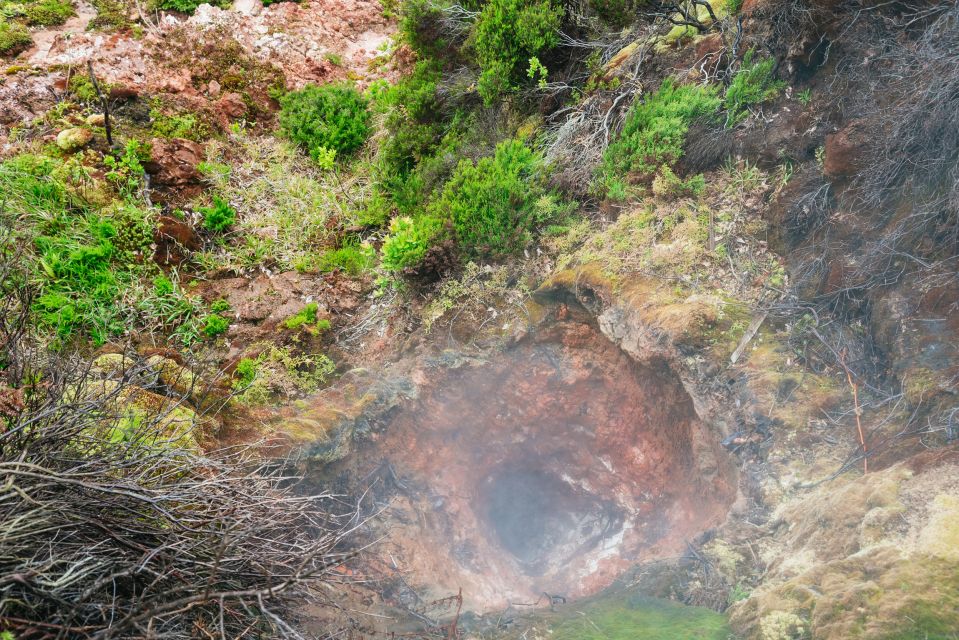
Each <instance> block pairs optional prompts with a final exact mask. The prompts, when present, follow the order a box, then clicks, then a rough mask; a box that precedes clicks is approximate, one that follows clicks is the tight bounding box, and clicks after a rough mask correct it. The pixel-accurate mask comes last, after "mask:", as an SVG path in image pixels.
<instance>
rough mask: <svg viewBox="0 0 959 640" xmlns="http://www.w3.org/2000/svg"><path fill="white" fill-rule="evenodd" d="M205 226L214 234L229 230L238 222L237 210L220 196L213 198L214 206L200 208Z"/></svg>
mask: <svg viewBox="0 0 959 640" xmlns="http://www.w3.org/2000/svg"><path fill="white" fill-rule="evenodd" d="M200 214H201V215H202V216H203V226H204V227H205V228H206V229H209V230H210V231H213V232H214V233H221V232H223V231H226V230H227V229H229V228H230V227H231V226H232V225H233V223H234V222H236V209H234V208H233V207H231V206H230V203H229V202H227V201H226V200H224V199H223V198H221V197H220V196H213V206H211V207H200Z"/></svg>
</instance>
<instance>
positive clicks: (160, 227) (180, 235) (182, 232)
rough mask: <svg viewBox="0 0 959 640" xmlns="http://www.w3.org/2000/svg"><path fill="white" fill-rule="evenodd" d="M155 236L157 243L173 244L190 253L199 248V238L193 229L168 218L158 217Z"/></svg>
mask: <svg viewBox="0 0 959 640" xmlns="http://www.w3.org/2000/svg"><path fill="white" fill-rule="evenodd" d="M156 236H157V241H158V242H163V241H165V242H175V243H176V244H178V245H180V246H182V247H185V248H187V249H190V250H191V251H196V250H197V249H199V248H200V238H199V237H198V236H197V234H196V231H194V230H193V227H192V226H190V225H189V224H187V223H186V222H184V221H182V220H177V219H176V218H173V217H170V216H160V219H159V220H158V221H157V232H156Z"/></svg>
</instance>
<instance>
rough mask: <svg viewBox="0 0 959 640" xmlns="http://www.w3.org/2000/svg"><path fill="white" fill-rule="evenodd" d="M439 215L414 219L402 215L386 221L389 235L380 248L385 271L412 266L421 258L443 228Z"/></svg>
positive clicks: (439, 236)
mask: <svg viewBox="0 0 959 640" xmlns="http://www.w3.org/2000/svg"><path fill="white" fill-rule="evenodd" d="M445 227H446V225H445V223H444V222H443V220H442V219H441V218H436V217H433V216H429V215H420V216H418V217H417V218H415V219H414V218H410V217H407V216H402V217H398V218H394V219H393V221H392V222H391V223H390V235H388V236H387V237H386V240H385V241H384V242H383V247H382V249H381V250H380V251H381V255H382V261H383V267H384V268H385V269H386V270H387V271H394V272H395V271H404V270H406V269H414V268H416V267H417V266H419V264H420V263H421V262H422V261H423V258H424V257H425V256H426V253H427V252H428V251H429V249H430V247H432V246H433V245H434V244H435V243H436V242H437V241H438V240H439V239H440V238H441V237H443V236H444V235H445V234H444V231H445Z"/></svg>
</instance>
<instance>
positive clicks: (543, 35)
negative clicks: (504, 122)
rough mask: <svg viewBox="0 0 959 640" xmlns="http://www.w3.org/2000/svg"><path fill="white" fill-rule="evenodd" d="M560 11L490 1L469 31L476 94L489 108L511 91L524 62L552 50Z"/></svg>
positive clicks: (544, 2)
mask: <svg viewBox="0 0 959 640" xmlns="http://www.w3.org/2000/svg"><path fill="white" fill-rule="evenodd" d="M563 15H564V12H563V8H562V7H561V6H554V4H553V2H552V1H551V0H532V1H524V0H490V1H489V2H487V3H486V4H485V5H484V6H483V8H482V10H481V11H480V14H479V16H478V17H477V18H476V24H475V26H474V28H473V34H472V38H473V46H474V48H475V50H476V57H477V59H478V60H479V63H480V67H481V68H482V71H481V73H480V77H479V81H478V82H477V90H478V91H479V94H480V96H482V98H483V101H484V102H485V103H486V104H487V105H490V104H492V103H493V101H495V100H496V98H498V97H499V96H500V95H502V94H504V93H506V92H508V91H511V90H513V89H514V88H515V84H516V80H517V79H518V77H519V74H520V73H522V72H523V71H524V69H522V68H521V66H522V64H523V63H524V62H527V61H528V60H529V59H530V58H531V57H535V56H537V55H538V54H539V53H541V52H543V51H547V50H549V49H551V48H553V47H555V46H556V44H557V42H558V41H559V36H558V32H559V27H560V23H561V22H562V19H563Z"/></svg>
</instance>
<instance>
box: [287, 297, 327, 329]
mask: <svg viewBox="0 0 959 640" xmlns="http://www.w3.org/2000/svg"><path fill="white" fill-rule="evenodd" d="M319 308H320V307H319V305H318V304H317V303H315V302H310V303H309V304H307V305H306V306H305V307H303V308H302V309H300V310H299V311H297V312H296V313H295V314H294V315H292V316H290V317H289V318H287V319H286V320H285V321H284V322H283V326H285V327H286V328H287V329H299V328H300V327H302V326H303V325H314V324H316V314H317V311H318V310H319Z"/></svg>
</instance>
